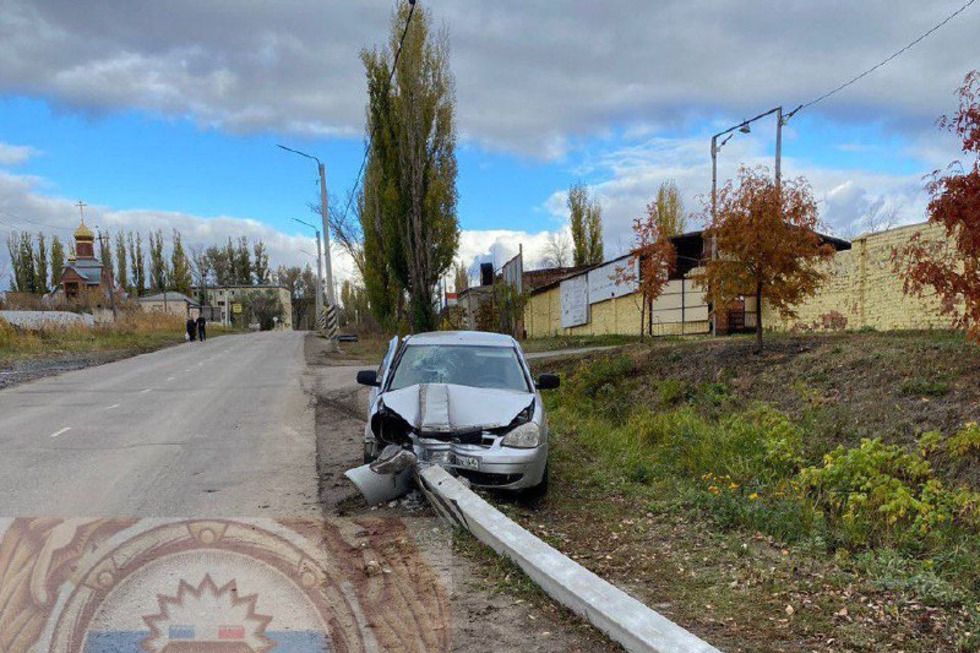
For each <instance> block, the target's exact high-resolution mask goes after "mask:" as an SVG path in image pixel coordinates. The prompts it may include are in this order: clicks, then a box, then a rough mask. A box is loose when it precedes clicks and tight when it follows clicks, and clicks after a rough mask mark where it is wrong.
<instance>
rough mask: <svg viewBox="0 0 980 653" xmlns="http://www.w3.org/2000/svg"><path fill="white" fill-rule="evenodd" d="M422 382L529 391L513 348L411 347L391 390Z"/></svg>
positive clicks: (390, 387)
mask: <svg viewBox="0 0 980 653" xmlns="http://www.w3.org/2000/svg"><path fill="white" fill-rule="evenodd" d="M419 383H453V384H456V385H468V386H471V387H474V388H496V389H500V390H519V391H521V392H527V391H528V390H529V388H528V384H527V379H526V377H525V376H524V370H523V369H522V367H521V364H520V361H518V359H517V352H516V351H514V349H513V348H511V347H480V346H467V345H408V346H407V348H406V349H405V353H403V354H402V357H401V360H399V361H398V366H397V367H395V372H394V375H393V376H392V378H391V384H390V385H389V386H388V389H389V390H400V389H401V388H407V387H409V386H412V385H417V384H419Z"/></svg>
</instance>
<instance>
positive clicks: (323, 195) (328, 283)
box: [277, 145, 336, 306]
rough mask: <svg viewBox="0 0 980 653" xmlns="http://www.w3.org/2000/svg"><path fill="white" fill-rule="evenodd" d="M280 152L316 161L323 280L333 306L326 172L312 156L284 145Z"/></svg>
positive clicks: (321, 164)
mask: <svg viewBox="0 0 980 653" xmlns="http://www.w3.org/2000/svg"><path fill="white" fill-rule="evenodd" d="M277 147H279V148H280V149H282V150H286V151H287V152H292V153H293V154H298V155H299V156H302V157H305V158H307V159H312V160H313V161H316V165H317V172H318V173H319V175H320V219H321V220H322V222H323V249H324V255H325V256H326V272H327V274H326V279H325V283H324V286H325V290H326V297H327V306H335V305H336V302H335V300H334V292H333V264H332V263H331V260H330V217H329V215H330V210H329V207H328V206H327V170H326V166H324V165H323V162H322V161H320V159H318V158H317V157H315V156H313V155H312V154H307V153H306V152H300V151H299V150H294V149H293V148H291V147H286V146H285V145H278V146H277Z"/></svg>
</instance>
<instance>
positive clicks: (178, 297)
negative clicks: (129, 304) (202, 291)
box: [137, 291, 197, 306]
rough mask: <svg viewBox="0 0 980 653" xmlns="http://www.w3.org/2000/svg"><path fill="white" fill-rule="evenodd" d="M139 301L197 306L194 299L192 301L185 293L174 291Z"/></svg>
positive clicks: (142, 298)
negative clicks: (183, 303) (182, 303)
mask: <svg viewBox="0 0 980 653" xmlns="http://www.w3.org/2000/svg"><path fill="white" fill-rule="evenodd" d="M137 301H140V302H163V301H167V302H187V303H188V304H191V305H193V306H197V302H195V301H194V300H193V299H191V298H190V297H188V296H187V295H185V294H184V293H179V292H173V291H167V292H160V293H157V294H155V295H147V296H145V297H140V298H139V299H137Z"/></svg>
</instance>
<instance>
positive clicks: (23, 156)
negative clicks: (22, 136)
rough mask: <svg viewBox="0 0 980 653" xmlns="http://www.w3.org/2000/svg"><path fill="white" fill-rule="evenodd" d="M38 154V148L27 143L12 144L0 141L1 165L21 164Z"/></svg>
mask: <svg viewBox="0 0 980 653" xmlns="http://www.w3.org/2000/svg"><path fill="white" fill-rule="evenodd" d="M37 154H38V151H37V150H35V149H34V148H33V147H29V146H27V145H10V144H9V143H3V142H0V166H16V165H20V164H22V163H26V162H27V160H28V159H30V158H31V157H33V156H36V155H37Z"/></svg>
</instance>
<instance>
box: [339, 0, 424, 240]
mask: <svg viewBox="0 0 980 653" xmlns="http://www.w3.org/2000/svg"><path fill="white" fill-rule="evenodd" d="M416 2H417V0H409V5H410V7H409V9H408V18H406V19H405V29H403V30H402V37H401V39H399V41H398V49H397V50H395V59H394V61H393V62H392V64H391V72H390V73H388V85H387V87H386V88H385V93H387V92H388V91H389V90H391V83H392V82H393V81H394V79H395V70H397V68H398V58H399V57H401V54H402V46H404V45H405V37H406V36H407V35H408V27H409V26H410V25H411V24H412V16H413V15H414V14H415V3H416ZM377 131H378V125H377V123H375V124H374V125H373V126H372V127H371V135H370V136H368V142H367V145H366V146H365V147H364V158H362V159H361V167H360V168H359V169H358V170H357V176H356V177H354V185H353V186H352V187H351V192H350V196H349V197H348V198H347V206H345V207H344V216H343V217H342V218H341V220H340V223H341V224H344V222H345V221H346V220H347V212H348V211H350V205H351V202H353V201H354V195H355V192H356V191H357V185H358V184H359V183H361V175H363V174H364V168H365V166H367V160H368V154H369V153H370V152H371V143H373V142H374V135H375V134H376V133H377Z"/></svg>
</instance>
